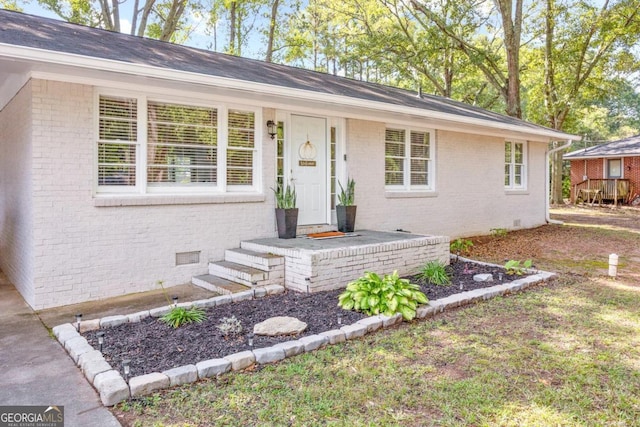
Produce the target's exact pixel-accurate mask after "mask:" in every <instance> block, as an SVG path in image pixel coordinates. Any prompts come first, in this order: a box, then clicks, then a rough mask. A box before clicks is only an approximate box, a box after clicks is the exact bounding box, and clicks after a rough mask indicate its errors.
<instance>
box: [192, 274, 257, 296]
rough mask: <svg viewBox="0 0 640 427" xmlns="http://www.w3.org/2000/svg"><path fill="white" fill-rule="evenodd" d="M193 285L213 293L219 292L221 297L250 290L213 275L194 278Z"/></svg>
mask: <svg viewBox="0 0 640 427" xmlns="http://www.w3.org/2000/svg"><path fill="white" fill-rule="evenodd" d="M191 283H193V284H194V285H196V286H200V287H201V288H204V289H208V290H210V291H213V292H218V293H220V294H221V295H231V294H235V293H238V292H243V291H247V290H249V289H250V288H249V287H247V286H245V285H242V284H240V283H236V282H232V281H230V280H226V279H223V278H222V277H218V276H214V275H211V274H203V275H201V276H195V277H192V278H191Z"/></svg>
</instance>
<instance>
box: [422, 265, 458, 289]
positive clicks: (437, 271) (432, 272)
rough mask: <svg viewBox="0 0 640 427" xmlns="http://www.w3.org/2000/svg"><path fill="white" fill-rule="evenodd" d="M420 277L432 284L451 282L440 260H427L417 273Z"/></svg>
mask: <svg viewBox="0 0 640 427" xmlns="http://www.w3.org/2000/svg"><path fill="white" fill-rule="evenodd" d="M418 275H419V276H420V278H421V279H423V280H426V281H427V282H429V283H431V284H432V285H438V286H440V285H448V284H450V283H451V279H450V278H449V274H448V273H447V269H446V266H445V265H444V264H443V263H441V262H440V261H429V262H428V263H426V264H425V266H424V267H422V270H420V273H419V274H418Z"/></svg>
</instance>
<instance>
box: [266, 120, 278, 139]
mask: <svg viewBox="0 0 640 427" xmlns="http://www.w3.org/2000/svg"><path fill="white" fill-rule="evenodd" d="M267 133H268V134H269V136H270V137H271V139H273V138H275V137H276V134H277V133H278V127H277V125H276V122H274V121H273V120H268V121H267Z"/></svg>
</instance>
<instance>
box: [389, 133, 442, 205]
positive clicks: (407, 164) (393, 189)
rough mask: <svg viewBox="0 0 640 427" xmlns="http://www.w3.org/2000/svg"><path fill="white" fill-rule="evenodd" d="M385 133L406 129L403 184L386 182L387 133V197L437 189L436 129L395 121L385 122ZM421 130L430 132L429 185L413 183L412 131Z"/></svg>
mask: <svg viewBox="0 0 640 427" xmlns="http://www.w3.org/2000/svg"><path fill="white" fill-rule="evenodd" d="M384 130H385V134H386V131H387V130H399V131H404V148H405V150H404V156H403V165H404V169H403V182H404V184H402V185H387V184H386V159H387V153H386V142H387V138H386V135H385V137H384V144H385V153H384V159H385V166H384V168H385V169H384V173H383V176H384V178H383V179H384V180H385V184H384V189H385V195H386V196H387V197H391V198H393V197H394V194H395V193H407V192H411V193H416V194H426V195H430V194H432V193H434V192H435V191H436V180H435V178H436V173H435V170H436V137H435V136H436V132H435V130H434V129H430V128H421V127H415V126H406V125H398V124H394V123H386V124H385V129H384ZM412 132H419V133H426V134H429V158H428V159H427V182H428V184H427V185H411V159H412V157H411V133H412Z"/></svg>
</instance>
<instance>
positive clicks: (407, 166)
mask: <svg viewBox="0 0 640 427" xmlns="http://www.w3.org/2000/svg"><path fill="white" fill-rule="evenodd" d="M432 161H433V144H432V141H431V132H428V131H417V130H409V129H387V130H386V131H385V173H384V180H385V185H386V186H387V188H389V189H398V190H425V189H426V190H430V189H432V187H433V182H432V181H433V178H432V169H433V168H432V164H433V163H432Z"/></svg>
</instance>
